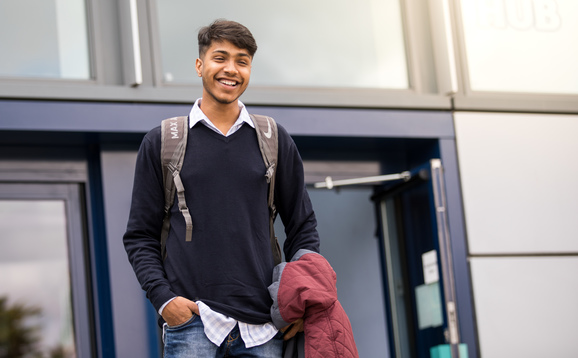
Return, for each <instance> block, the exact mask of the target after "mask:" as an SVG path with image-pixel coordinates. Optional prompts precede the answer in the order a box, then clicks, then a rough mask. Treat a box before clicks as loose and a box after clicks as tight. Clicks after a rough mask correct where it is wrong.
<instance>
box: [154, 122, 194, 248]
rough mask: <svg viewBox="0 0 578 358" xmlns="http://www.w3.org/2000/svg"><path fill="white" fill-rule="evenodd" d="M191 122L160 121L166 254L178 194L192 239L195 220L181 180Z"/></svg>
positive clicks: (163, 243) (162, 244)
mask: <svg viewBox="0 0 578 358" xmlns="http://www.w3.org/2000/svg"><path fill="white" fill-rule="evenodd" d="M188 134H189V121H188V118H187V117H173V118H168V119H165V120H163V121H162V123H161V162H162V169H163V184H164V187H165V217H164V219H163V227H162V231H161V255H162V257H163V259H164V258H165V257H166V243H167V237H168V236H169V229H170V227H171V222H170V216H171V208H172V206H173V203H174V199H175V192H176V193H177V199H178V205H179V210H180V211H181V213H182V214H183V217H184V219H185V223H186V225H187V230H186V235H185V237H186V241H191V238H192V234H193V219H192V218H191V215H190V213H189V209H188V208H187V203H186V201H185V187H184V186H183V182H182V181H181V176H180V172H181V168H182V167H183V159H184V157H185V150H186V148H187V137H188Z"/></svg>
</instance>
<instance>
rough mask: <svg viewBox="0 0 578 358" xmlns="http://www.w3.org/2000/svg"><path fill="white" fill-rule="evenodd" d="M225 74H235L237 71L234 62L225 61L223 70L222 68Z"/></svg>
mask: <svg viewBox="0 0 578 358" xmlns="http://www.w3.org/2000/svg"><path fill="white" fill-rule="evenodd" d="M224 71H225V73H227V74H231V75H234V74H237V72H238V70H237V65H236V64H235V61H232V60H231V61H227V62H226V64H225V68H224Z"/></svg>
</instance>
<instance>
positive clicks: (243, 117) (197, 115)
mask: <svg viewBox="0 0 578 358" xmlns="http://www.w3.org/2000/svg"><path fill="white" fill-rule="evenodd" d="M201 100H202V98H199V99H197V100H196V101H195V104H194V105H193V108H191V112H190V113H189V125H190V126H191V128H193V126H194V125H195V124H197V123H198V122H201V123H203V124H204V125H206V126H207V127H209V128H211V129H212V130H214V131H215V132H217V133H219V134H222V135H224V136H225V137H228V136H230V135H231V134H233V133H235V132H236V131H238V130H239V128H241V126H242V125H243V123H248V124H249V125H250V126H251V127H253V128H255V124H254V123H253V121H252V120H251V117H249V112H247V109H246V108H245V105H244V104H243V103H242V102H241V101H237V102H238V103H239V109H241V113H240V114H239V118H237V121H236V122H235V123H234V124H233V126H231V128H230V129H229V131H228V132H227V134H224V133H222V132H221V131H220V130H219V129H218V128H217V126H215V124H213V122H211V120H210V119H209V117H207V116H206V115H205V113H203V111H202V110H201Z"/></svg>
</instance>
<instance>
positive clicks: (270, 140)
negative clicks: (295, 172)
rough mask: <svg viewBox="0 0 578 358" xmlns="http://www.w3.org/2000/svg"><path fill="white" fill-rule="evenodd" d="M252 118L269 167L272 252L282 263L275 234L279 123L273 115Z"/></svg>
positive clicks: (275, 258) (274, 258)
mask: <svg viewBox="0 0 578 358" xmlns="http://www.w3.org/2000/svg"><path fill="white" fill-rule="evenodd" d="M250 116H251V119H252V120H253V123H254V124H255V130H256V132H257V140H258V141H259V148H260V149H261V155H262V156H263V161H264V162H265V166H266V167H267V171H266V173H265V176H266V177H267V183H269V195H268V199H267V201H268V202H267V204H268V205H269V237H270V242H271V252H272V253H273V260H274V261H275V265H278V264H280V263H281V261H282V258H281V248H280V247H279V242H278V241H277V236H276V235H275V227H274V222H275V217H276V216H277V209H276V208H275V174H276V172H277V154H278V152H279V139H278V133H277V123H275V121H274V120H273V118H271V117H267V116H261V115H257V114H251V115H250Z"/></svg>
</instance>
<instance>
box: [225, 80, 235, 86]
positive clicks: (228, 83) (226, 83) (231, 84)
mask: <svg viewBox="0 0 578 358" xmlns="http://www.w3.org/2000/svg"><path fill="white" fill-rule="evenodd" d="M221 83H222V84H225V85H227V86H235V85H237V82H235V81H227V80H221Z"/></svg>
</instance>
